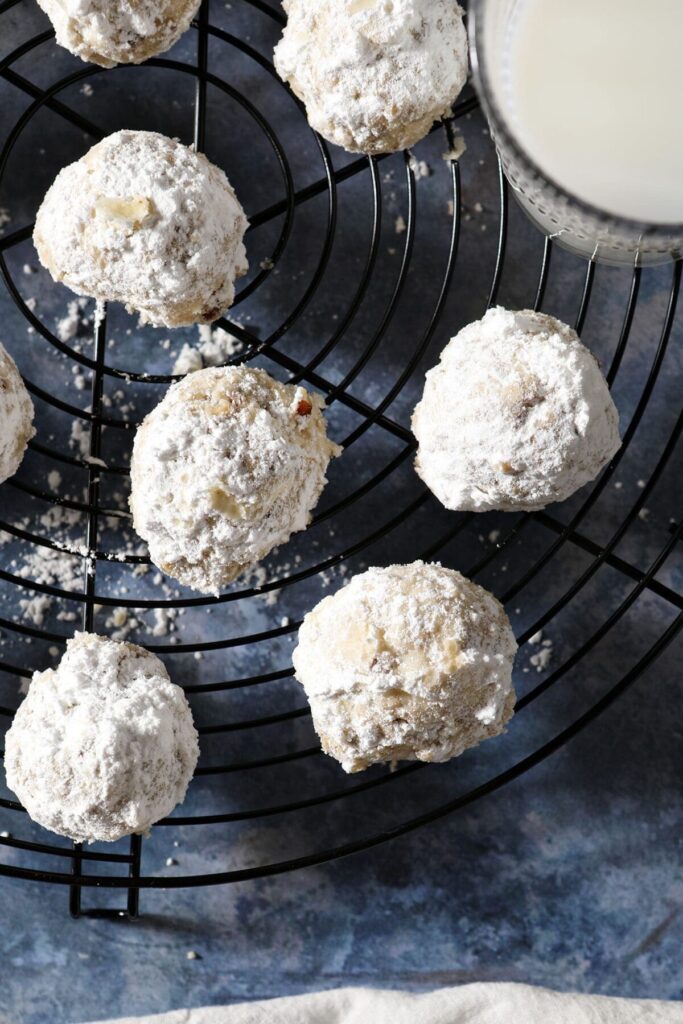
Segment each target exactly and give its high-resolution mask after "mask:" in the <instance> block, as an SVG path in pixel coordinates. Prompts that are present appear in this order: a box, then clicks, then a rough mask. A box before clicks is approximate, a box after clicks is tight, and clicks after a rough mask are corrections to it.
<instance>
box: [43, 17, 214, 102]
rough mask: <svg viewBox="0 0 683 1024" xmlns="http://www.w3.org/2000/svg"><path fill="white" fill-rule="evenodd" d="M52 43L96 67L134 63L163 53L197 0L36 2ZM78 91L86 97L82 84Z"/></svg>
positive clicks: (87, 89) (87, 87)
mask: <svg viewBox="0 0 683 1024" xmlns="http://www.w3.org/2000/svg"><path fill="white" fill-rule="evenodd" d="M38 3H39V4H40V6H41V7H42V9H43V10H44V11H45V13H46V14H47V16H48V17H49V19H50V21H51V22H52V24H53V25H54V29H55V35H56V37H57V42H58V43H59V45H60V46H64V47H66V49H67V50H70V51H71V53H73V54H75V56H76V57H80V58H81V60H86V61H92V63H93V64H99V65H100V66H101V67H105V68H111V67H113V66H114V65H115V64H139V63H141V62H142V61H144V60H147V59H148V58H149V57H154V56H155V55H156V54H158V53H163V52H164V51H165V50H168V49H170V47H171V46H173V44H174V43H175V42H176V41H177V40H178V39H179V38H180V36H181V35H182V34H183V32H185V31H186V30H187V29H188V28H189V27H190V22H191V21H192V18H193V17H194V16H195V14H196V13H197V10H198V8H199V4H200V0H116V3H112V2H111V0H38ZM81 92H82V93H83V94H84V95H85V96H91V95H92V86H91V85H89V84H88V83H86V84H85V85H84V86H83V87H82V89H81Z"/></svg>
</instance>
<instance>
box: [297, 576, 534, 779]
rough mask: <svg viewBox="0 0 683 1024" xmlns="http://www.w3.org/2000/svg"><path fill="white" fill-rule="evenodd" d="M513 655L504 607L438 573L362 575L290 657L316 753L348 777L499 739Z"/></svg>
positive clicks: (328, 601)
mask: <svg viewBox="0 0 683 1024" xmlns="http://www.w3.org/2000/svg"><path fill="white" fill-rule="evenodd" d="M516 650H517V644H516V642H515V638H514V635H513V633H512V629H511V627H510V622H509V620H508V617H507V615H506V614H505V611H504V609H503V607H502V605H501V604H500V603H499V602H498V601H497V600H496V599H495V598H494V597H493V595H491V594H489V593H488V591H486V590H484V589H483V588H482V587H479V586H477V585H476V584H474V583H472V582H470V581H469V580H467V579H465V577H464V576H461V575H460V573H457V572H454V571H452V570H450V569H445V568H443V567H442V566H440V565H438V564H437V565H428V564H425V563H424V562H414V563H413V564H412V565H394V566H390V567H389V568H386V569H368V570H367V572H364V573H362V574H361V575H358V576H354V577H353V578H352V579H351V581H350V583H349V584H348V586H346V587H344V588H342V589H341V590H339V591H338V592H337V593H336V594H334V595H333V596H332V597H326V598H324V599H323V600H322V601H321V602H320V603H319V604H318V605H317V606H316V607H315V608H314V609H313V610H312V611H311V612H309V613H308V615H306V616H305V618H304V621H303V624H302V626H301V629H300V631H299V643H298V646H297V647H296V649H295V650H294V652H293V662H294V668H295V672H296V677H297V679H298V680H299V682H301V683H302V684H303V686H304V689H305V690H306V694H307V696H308V699H309V702H310V705H311V712H312V714H313V722H314V725H315V728H316V731H317V732H318V735H319V736H320V739H321V742H322V747H323V750H324V751H325V752H326V753H328V754H331V755H332V756H333V757H335V758H337V760H338V761H340V762H341V764H342V767H343V768H344V770H345V771H347V772H355V771H361V770H362V769H364V768H367V767H368V765H370V764H374V763H378V762H386V761H398V760H405V759H410V760H421V761H445V760H448V759H449V758H451V757H456V756H457V755H458V754H461V753H462V752H463V750H465V749H466V748H468V747H472V746H476V744H478V743H480V742H481V741H482V740H484V739H487V738H488V737H491V736H496V735H497V734H498V733H500V732H502V731H503V729H504V726H505V724H506V722H507V721H508V720H509V719H510V717H511V716H512V713H513V708H514V702H515V694H514V690H513V687H512V663H513V660H514V656H515V652H516Z"/></svg>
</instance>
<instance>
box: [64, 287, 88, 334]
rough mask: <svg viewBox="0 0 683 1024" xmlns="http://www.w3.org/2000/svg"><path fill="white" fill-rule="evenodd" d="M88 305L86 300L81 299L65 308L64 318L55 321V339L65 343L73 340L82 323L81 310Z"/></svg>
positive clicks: (75, 300) (74, 300) (73, 301)
mask: <svg viewBox="0 0 683 1024" xmlns="http://www.w3.org/2000/svg"><path fill="white" fill-rule="evenodd" d="M87 305H88V300H87V299H85V298H83V297H81V298H79V299H73V300H72V301H71V302H70V303H69V304H68V306H67V307H66V316H63V317H62V318H61V319H60V320H58V321H57V337H58V338H59V340H60V341H63V342H67V341H70V340H71V339H72V338H75V337H76V335H77V334H78V328H79V327H80V325H81V323H82V322H83V316H82V313H83V310H84V309H85V307H86V306H87Z"/></svg>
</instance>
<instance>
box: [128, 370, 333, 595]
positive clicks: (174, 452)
mask: <svg viewBox="0 0 683 1024" xmlns="http://www.w3.org/2000/svg"><path fill="white" fill-rule="evenodd" d="M323 408H324V403H323V401H322V399H321V397H320V396H319V395H315V394H309V393H308V392H307V391H305V389H304V388H301V387H293V386H291V385H284V384H280V383H279V382H278V381H275V380H273V378H272V377H270V376H269V375H268V374H267V373H265V372H264V371H263V370H255V369H248V368H245V367H227V368H224V369H217V368H209V369H206V370H201V371H198V372H197V373H191V374H190V375H189V376H188V377H186V378H185V379H184V380H182V381H180V382H179V383H177V384H175V385H174V386H173V387H172V388H170V390H169V391H168V393H167V395H166V397H165V398H164V400H163V401H162V402H161V403H160V404H159V405H158V406H157V407H156V409H154V410H153V411H152V412H151V413H150V415H149V416H147V418H146V419H145V420H144V422H143V424H142V426H141V427H140V428H139V430H138V432H137V435H136V438H135V443H134V448H133V458H132V461H131V484H132V492H131V502H130V505H131V510H132V512H133V519H134V525H135V529H136V530H137V532H138V533H139V534H140V536H141V537H143V539H145V540H146V541H147V542H148V544H149V549H150V556H151V558H152V561H153V562H154V563H155V565H158V566H159V567H160V568H161V569H163V571H164V572H166V573H168V574H169V575H170V576H173V577H174V578H175V579H177V580H179V581H180V582H181V583H184V584H185V585H187V586H191V587H194V588H195V589H197V590H201V591H203V592H208V593H215V592H218V591H219V589H220V588H221V587H222V586H224V585H226V584H227V583H229V582H230V581H232V580H234V579H235V578H236V577H237V576H238V575H239V574H240V573H241V572H242V571H243V570H244V569H246V568H248V567H249V566H251V565H252V564H254V563H255V562H258V561H259V560H260V559H262V558H264V557H265V556H266V554H267V553H268V552H269V551H271V550H272V549H273V548H274V547H277V546H278V545H279V544H282V543H284V542H285V541H286V540H287V539H288V538H289V537H290V535H291V534H292V533H294V532H296V531H298V530H303V529H304V528H305V527H306V526H307V524H308V522H309V519H310V514H311V510H312V509H313V508H314V507H315V504H316V502H317V500H318V497H319V495H320V493H321V491H322V489H323V487H324V485H325V483H326V477H325V473H326V470H327V466H328V463H329V460H330V459H331V458H332V457H333V456H334V455H337V454H339V451H340V449H339V448H338V447H337V446H336V445H334V444H332V442H330V441H329V440H328V439H327V434H326V425H325V419H324V417H323V414H322V409H323Z"/></svg>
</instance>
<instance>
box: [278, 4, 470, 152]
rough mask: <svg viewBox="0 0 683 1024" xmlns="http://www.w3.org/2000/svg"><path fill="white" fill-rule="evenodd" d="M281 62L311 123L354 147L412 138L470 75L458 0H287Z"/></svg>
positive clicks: (393, 144)
mask: <svg viewBox="0 0 683 1024" xmlns="http://www.w3.org/2000/svg"><path fill="white" fill-rule="evenodd" d="M283 6H284V8H285V10H286V11H287V15H288V20H287V25H286V28H285V30H284V33H283V36H282V39H281V41H280V42H279V43H278V45H277V47H276V48H275V68H276V70H277V72H278V74H279V75H280V77H281V78H283V79H284V80H285V81H286V82H288V83H289V84H290V86H291V87H292V89H293V90H294V92H295V93H296V95H297V96H298V97H299V99H301V100H303V102H304V104H305V105H306V113H307V115H308V120H309V123H310V124H311V126H312V127H313V128H315V130H316V131H318V132H320V134H321V135H324V136H325V138H326V139H329V140H330V141H331V142H335V143H336V144H337V145H338V146H343V147H344V148H345V149H348V150H351V152H360V153H391V152H394V151H395V150H398V149H406V148H408V147H409V146H413V145H414V144H415V143H416V142H418V141H419V140H420V139H421V138H423V137H424V136H425V135H426V134H427V133H428V131H429V129H430V128H431V127H432V125H433V123H434V122H435V121H437V120H438V119H439V118H441V117H444V116H445V115H447V114H448V113H449V112H450V109H451V107H452V105H453V103H454V101H455V99H456V97H457V96H458V94H459V92H460V90H461V89H462V87H463V86H464V84H465V82H466V80H467V32H466V31H465V26H464V24H463V12H462V10H461V9H460V7H459V6H458V4H457V3H456V2H455V0H316V2H315V3H311V0H284V3H283Z"/></svg>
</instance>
